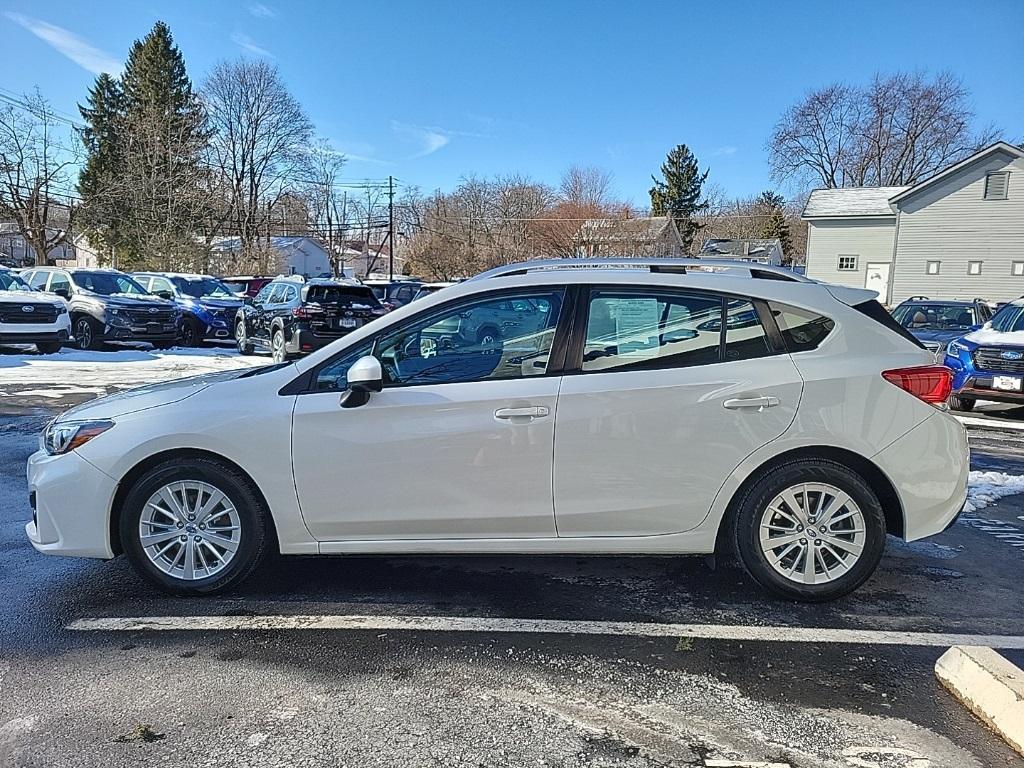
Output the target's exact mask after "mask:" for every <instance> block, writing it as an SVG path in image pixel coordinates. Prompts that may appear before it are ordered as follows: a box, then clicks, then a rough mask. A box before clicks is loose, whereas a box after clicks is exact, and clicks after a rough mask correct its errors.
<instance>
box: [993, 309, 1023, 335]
mask: <svg viewBox="0 0 1024 768" xmlns="http://www.w3.org/2000/svg"><path fill="white" fill-rule="evenodd" d="M992 328H993V330H996V331H999V332H1000V333H1010V332H1011V331H1024V305H1022V304H1007V305H1006V306H1005V307H1003V308H1002V309H1000V310H999V311H998V312H996V314H995V316H994V317H993V318H992Z"/></svg>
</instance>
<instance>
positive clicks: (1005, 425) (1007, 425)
mask: <svg viewBox="0 0 1024 768" xmlns="http://www.w3.org/2000/svg"><path fill="white" fill-rule="evenodd" d="M956 418H957V420H958V421H959V422H960V423H961V424H963V425H965V426H968V427H987V428H988V429H1009V430H1017V431H1021V430H1024V421H1007V420H1004V419H979V418H977V417H974V416H957V417H956Z"/></svg>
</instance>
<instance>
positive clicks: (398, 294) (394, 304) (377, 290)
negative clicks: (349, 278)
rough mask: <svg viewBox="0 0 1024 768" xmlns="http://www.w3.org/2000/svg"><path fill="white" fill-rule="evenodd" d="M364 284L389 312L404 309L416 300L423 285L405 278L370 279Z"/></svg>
mask: <svg viewBox="0 0 1024 768" xmlns="http://www.w3.org/2000/svg"><path fill="white" fill-rule="evenodd" d="M362 283H363V285H365V286H367V287H369V288H370V290H372V291H373V295H374V296H376V297H377V300H378V301H379V302H380V303H381V304H383V305H384V308H385V309H389V310H391V309H398V308H399V307H404V306H405V305H406V304H408V303H409V302H410V301H412V300H413V299H414V298H416V292H417V291H418V290H419V288H420V286H421V285H422V284H423V283H422V282H421V281H419V280H416V279H413V278H404V277H396V278H395V279H394V280H386V279H382V280H378V279H375V278H368V279H366V280H363V281H362Z"/></svg>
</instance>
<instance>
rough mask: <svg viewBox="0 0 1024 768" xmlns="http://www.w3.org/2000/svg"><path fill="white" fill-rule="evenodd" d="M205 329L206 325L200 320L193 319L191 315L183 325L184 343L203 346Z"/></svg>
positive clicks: (182, 335) (182, 336) (184, 344)
mask: <svg viewBox="0 0 1024 768" xmlns="http://www.w3.org/2000/svg"><path fill="white" fill-rule="evenodd" d="M204 330H205V328H204V326H203V325H202V323H200V322H199V321H198V320H193V319H192V318H191V317H189V318H186V319H185V322H184V323H183V324H182V326H181V343H182V345H183V346H186V347H199V346H202V344H203V331H204Z"/></svg>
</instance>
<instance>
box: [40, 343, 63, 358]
mask: <svg viewBox="0 0 1024 768" xmlns="http://www.w3.org/2000/svg"><path fill="white" fill-rule="evenodd" d="M62 346H64V345H63V344H61V343H60V342H59V341H37V342H36V349H37V350H39V353H40V354H43V355H54V354H56V353H57V352H60V348H61V347H62Z"/></svg>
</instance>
